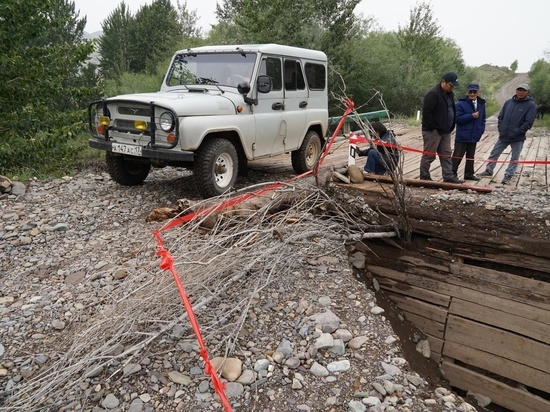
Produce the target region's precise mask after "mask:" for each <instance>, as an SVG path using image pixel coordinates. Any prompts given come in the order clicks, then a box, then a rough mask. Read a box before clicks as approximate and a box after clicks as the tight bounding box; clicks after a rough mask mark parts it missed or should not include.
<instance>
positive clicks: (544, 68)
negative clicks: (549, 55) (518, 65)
mask: <svg viewBox="0 0 550 412" xmlns="http://www.w3.org/2000/svg"><path fill="white" fill-rule="evenodd" d="M528 75H529V85H530V86H531V90H530V94H531V96H533V99H535V101H536V102H537V104H545V105H546V106H550V62H548V61H547V60H544V59H540V60H537V61H536V62H535V63H533V65H532V66H531V69H530V70H529V72H528Z"/></svg>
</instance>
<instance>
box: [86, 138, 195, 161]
mask: <svg viewBox="0 0 550 412" xmlns="http://www.w3.org/2000/svg"><path fill="white" fill-rule="evenodd" d="M88 144H89V146H90V147H92V148H94V149H99V150H105V151H107V152H112V151H113V149H112V144H111V142H107V141H105V140H98V139H89V140H88ZM142 154H143V155H142V156H140V158H141V159H158V160H167V161H170V162H193V160H194V158H195V153H194V152H183V151H177V150H166V149H151V148H149V147H144V148H143V149H142Z"/></svg>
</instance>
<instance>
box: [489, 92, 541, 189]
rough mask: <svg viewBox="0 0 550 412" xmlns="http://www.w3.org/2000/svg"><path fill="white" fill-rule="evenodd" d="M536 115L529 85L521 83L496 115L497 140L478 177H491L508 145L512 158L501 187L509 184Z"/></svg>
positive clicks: (535, 107)
mask: <svg viewBox="0 0 550 412" xmlns="http://www.w3.org/2000/svg"><path fill="white" fill-rule="evenodd" d="M536 115H537V105H536V104H535V102H534V101H533V98H532V97H531V96H530V95H529V85H528V84H527V83H521V84H520V85H519V86H518V87H517V89H516V95H515V96H513V97H512V98H511V99H508V100H506V102H505V103H504V105H503V106H502V109H501V110H500V113H499V114H498V140H497V141H496V143H495V145H494V146H493V150H491V154H490V155H489V160H488V162H489V163H488V164H487V167H486V169H485V171H484V172H483V173H480V174H479V175H480V176H487V177H489V176H493V170H495V165H496V161H497V160H498V158H499V157H500V155H501V154H502V152H503V151H504V149H506V148H507V147H508V145H510V148H511V149H512V157H511V161H510V164H509V165H508V167H507V168H506V171H505V172H504V179H502V184H503V185H507V184H510V181H511V180H512V176H514V173H516V168H517V166H518V164H517V161H518V160H519V156H520V154H521V150H522V149H523V142H525V139H526V136H525V134H526V133H527V130H529V129H530V128H531V127H532V126H533V123H534V122H535V117H536Z"/></svg>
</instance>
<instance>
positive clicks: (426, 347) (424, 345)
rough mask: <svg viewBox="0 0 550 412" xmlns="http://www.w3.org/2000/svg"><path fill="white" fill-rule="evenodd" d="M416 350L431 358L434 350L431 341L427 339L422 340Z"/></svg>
mask: <svg viewBox="0 0 550 412" xmlns="http://www.w3.org/2000/svg"><path fill="white" fill-rule="evenodd" d="M416 351H417V352H420V353H421V354H422V356H424V357H425V358H428V359H429V358H430V356H431V354H432V352H431V350H430V342H428V341H427V340H421V341H420V342H418V343H417V344H416Z"/></svg>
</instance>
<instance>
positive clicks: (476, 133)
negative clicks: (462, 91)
mask: <svg viewBox="0 0 550 412" xmlns="http://www.w3.org/2000/svg"><path fill="white" fill-rule="evenodd" d="M478 94H479V84H477V83H471V84H469V85H468V94H467V95H466V96H464V97H463V98H462V99H460V100H459V101H458V103H457V104H456V135H455V150H454V152H453V173H454V175H455V176H457V175H458V167H459V166H460V162H461V161H462V158H463V157H464V155H466V164H465V165H464V180H475V181H479V180H481V179H480V178H479V177H477V176H476V175H475V172H474V157H475V154H476V145H477V142H479V139H481V136H482V135H483V133H484V132H485V120H486V117H487V115H486V112H485V99H483V98H481V97H479V95H478Z"/></svg>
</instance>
